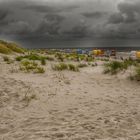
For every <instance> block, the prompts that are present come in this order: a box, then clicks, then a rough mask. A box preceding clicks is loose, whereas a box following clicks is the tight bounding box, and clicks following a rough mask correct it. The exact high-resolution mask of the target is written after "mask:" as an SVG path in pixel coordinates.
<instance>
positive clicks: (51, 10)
mask: <svg viewBox="0 0 140 140" xmlns="http://www.w3.org/2000/svg"><path fill="white" fill-rule="evenodd" d="M76 8H79V7H78V6H75V5H71V6H65V7H64V6H59V7H57V6H54V7H52V6H47V5H31V6H27V7H24V9H28V10H32V11H35V12H40V13H57V12H62V11H65V12H69V11H71V10H73V9H76Z"/></svg>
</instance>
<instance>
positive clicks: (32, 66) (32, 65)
mask: <svg viewBox="0 0 140 140" xmlns="http://www.w3.org/2000/svg"><path fill="white" fill-rule="evenodd" d="M20 70H22V71H25V72H34V73H44V72H45V70H44V68H43V67H40V66H38V63H36V62H34V61H28V60H24V61H22V62H21V64H20Z"/></svg>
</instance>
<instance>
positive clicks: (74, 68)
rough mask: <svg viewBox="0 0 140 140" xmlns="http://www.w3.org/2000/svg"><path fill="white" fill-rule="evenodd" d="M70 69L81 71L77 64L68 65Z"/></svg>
mask: <svg viewBox="0 0 140 140" xmlns="http://www.w3.org/2000/svg"><path fill="white" fill-rule="evenodd" d="M68 69H69V70H70V71H75V72H76V71H79V69H78V67H77V66H75V65H73V64H69V65H68Z"/></svg>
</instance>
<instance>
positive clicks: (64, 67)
mask: <svg viewBox="0 0 140 140" xmlns="http://www.w3.org/2000/svg"><path fill="white" fill-rule="evenodd" d="M52 69H53V70H56V71H62V70H67V69H68V65H67V64H65V63H60V64H55V65H53V66H52Z"/></svg>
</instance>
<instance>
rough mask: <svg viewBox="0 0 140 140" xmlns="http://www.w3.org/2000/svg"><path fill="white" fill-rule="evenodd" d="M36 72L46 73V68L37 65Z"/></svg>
mask: <svg viewBox="0 0 140 140" xmlns="http://www.w3.org/2000/svg"><path fill="white" fill-rule="evenodd" d="M34 73H45V70H44V68H42V67H37V68H36V69H35V71H34Z"/></svg>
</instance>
